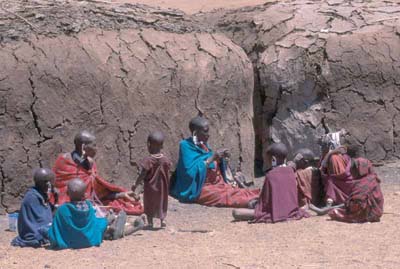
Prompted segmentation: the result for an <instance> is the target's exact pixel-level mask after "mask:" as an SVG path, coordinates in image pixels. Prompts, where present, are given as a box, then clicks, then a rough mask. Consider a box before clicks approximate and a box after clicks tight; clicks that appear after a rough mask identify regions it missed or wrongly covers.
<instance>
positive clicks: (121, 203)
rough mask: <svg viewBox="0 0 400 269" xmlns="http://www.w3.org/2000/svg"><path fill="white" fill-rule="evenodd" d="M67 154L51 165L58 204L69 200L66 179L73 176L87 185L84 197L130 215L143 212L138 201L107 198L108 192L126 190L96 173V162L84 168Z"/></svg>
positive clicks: (60, 156) (61, 155)
mask: <svg viewBox="0 0 400 269" xmlns="http://www.w3.org/2000/svg"><path fill="white" fill-rule="evenodd" d="M67 154H68V153H67ZM67 154H60V155H59V156H58V158H57V160H56V163H55V164H54V167H53V171H54V173H55V174H56V182H55V187H56V188H57V189H58V191H59V194H58V204H59V205H62V204H64V203H66V202H69V201H70V199H69V196H68V194H67V184H68V181H69V180H71V179H74V178H80V179H82V180H83V181H84V182H85V184H86V185H87V188H86V198H87V199H89V200H91V201H93V202H94V203H96V204H99V205H104V206H109V207H111V208H112V209H113V210H114V211H116V212H119V211H120V210H124V211H125V212H126V213H127V214H130V215H140V214H142V213H143V207H142V205H141V204H140V202H132V201H130V200H128V199H126V198H120V199H115V200H107V199H108V198H107V196H109V195H110V194H112V193H117V192H126V191H127V190H126V189H124V188H122V187H119V186H116V185H114V184H111V183H109V182H107V181H106V180H105V179H103V178H101V177H100V176H99V175H98V174H97V166H96V163H94V164H93V166H92V169H90V170H86V169H84V168H83V167H80V166H78V165H77V164H76V163H75V162H74V161H73V160H72V159H71V158H68V157H67V156H68V155H67Z"/></svg>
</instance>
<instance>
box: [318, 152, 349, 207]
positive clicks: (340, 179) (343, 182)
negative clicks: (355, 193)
mask: <svg viewBox="0 0 400 269" xmlns="http://www.w3.org/2000/svg"><path fill="white" fill-rule="evenodd" d="M350 166H351V159H350V157H349V156H348V155H346V154H344V155H342V154H335V155H332V156H331V157H330V159H329V163H328V167H327V168H326V169H323V170H322V171H321V172H322V179H323V183H324V187H325V196H326V199H328V198H330V199H332V200H333V202H334V203H335V204H342V203H344V202H345V201H346V199H347V198H348V197H349V195H350V193H351V191H352V187H353V177H352V175H351V173H350Z"/></svg>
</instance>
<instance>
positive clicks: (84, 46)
mask: <svg viewBox="0 0 400 269" xmlns="http://www.w3.org/2000/svg"><path fill="white" fill-rule="evenodd" d="M0 58H1V59H2V60H1V61H0V102H1V111H0V131H1V135H0V139H1V140H0V171H1V173H0V177H1V182H2V199H1V205H2V207H3V208H7V209H8V210H13V209H15V207H18V204H19V203H18V200H19V199H20V197H21V195H22V194H23V193H24V191H25V190H26V187H27V186H29V185H31V172H32V169H33V168H35V167H38V166H46V167H51V166H52V165H53V163H54V161H55V158H56V157H57V154H59V153H61V152H68V151H71V150H73V136H74V135H75V133H76V132H77V131H78V130H80V129H89V130H92V131H94V132H95V134H96V136H97V138H98V143H97V144H98V148H99V150H98V157H97V162H98V164H99V167H100V172H101V173H102V174H103V175H104V177H106V178H107V179H109V180H110V181H115V182H117V183H118V184H121V185H123V186H125V187H130V186H131V184H132V183H133V182H134V179H135V178H136V173H137V169H136V168H137V167H136V162H137V161H138V160H139V159H140V158H141V157H144V156H145V155H146V154H147V152H146V137H147V134H148V133H149V132H150V131H152V130H156V129H158V130H162V131H163V132H165V134H166V135H167V140H166V142H165V146H164V148H165V151H166V153H167V154H168V155H169V156H171V158H172V159H173V160H174V161H176V159H177V154H178V142H179V140H180V139H182V138H183V137H187V136H188V135H189V132H188V121H189V120H190V118H191V117H194V116H196V115H197V114H198V113H199V112H202V113H204V114H205V115H206V116H207V117H208V118H209V119H210V121H211V139H210V143H211V145H212V146H215V147H222V146H225V147H228V148H230V149H232V154H233V159H232V161H233V164H237V163H238V162H240V163H242V168H243V169H244V170H245V171H246V172H248V173H249V174H252V171H253V159H254V144H253V143H254V142H253V141H254V139H253V136H254V134H253V128H252V99H251V96H252V90H253V75H252V67H251V62H250V61H249V60H248V58H247V56H246V54H245V53H244V51H243V50H242V49H241V48H239V47H238V46H236V45H234V44H233V43H232V42H231V41H230V40H229V39H227V38H225V37H224V36H222V35H219V34H207V33H196V34H194V33H193V34H176V33H167V32H161V31H156V30H154V29H142V30H120V31H103V30H100V29H88V30H85V31H83V32H80V33H79V34H77V35H73V36H67V35H59V36H57V37H50V38H49V37H42V36H31V37H30V38H29V39H28V40H27V41H19V42H8V43H6V44H4V45H2V47H1V49H0Z"/></svg>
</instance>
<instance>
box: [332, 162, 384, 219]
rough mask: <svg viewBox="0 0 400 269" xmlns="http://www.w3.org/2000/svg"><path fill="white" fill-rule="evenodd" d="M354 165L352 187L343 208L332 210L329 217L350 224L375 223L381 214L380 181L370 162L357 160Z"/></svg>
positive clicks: (381, 195)
mask: <svg viewBox="0 0 400 269" xmlns="http://www.w3.org/2000/svg"><path fill="white" fill-rule="evenodd" d="M354 163H355V164H354V166H355V168H354V170H355V171H354V172H353V173H354V181H353V184H354V185H353V188H352V192H351V194H350V195H349V197H348V198H347V200H346V202H345V208H337V209H333V210H331V211H330V212H329V216H330V217H331V218H332V219H334V220H337V221H343V222H350V223H361V222H377V221H379V220H380V218H381V216H382V214H383V202H384V199H383V194H382V191H381V187H380V180H379V178H378V176H377V175H376V173H375V172H374V170H373V167H372V164H371V162H370V161H368V160H366V159H363V158H358V159H355V160H354Z"/></svg>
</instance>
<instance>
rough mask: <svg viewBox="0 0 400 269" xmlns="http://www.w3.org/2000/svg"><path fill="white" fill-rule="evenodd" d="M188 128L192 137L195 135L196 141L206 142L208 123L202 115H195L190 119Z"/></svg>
mask: <svg viewBox="0 0 400 269" xmlns="http://www.w3.org/2000/svg"><path fill="white" fill-rule="evenodd" d="M189 129H190V132H191V133H192V135H193V137H196V138H197V140H198V142H203V143H207V141H208V138H209V137H210V135H209V123H208V120H207V119H206V118H204V117H201V116H197V117H194V118H193V119H191V120H190V122H189Z"/></svg>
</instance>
